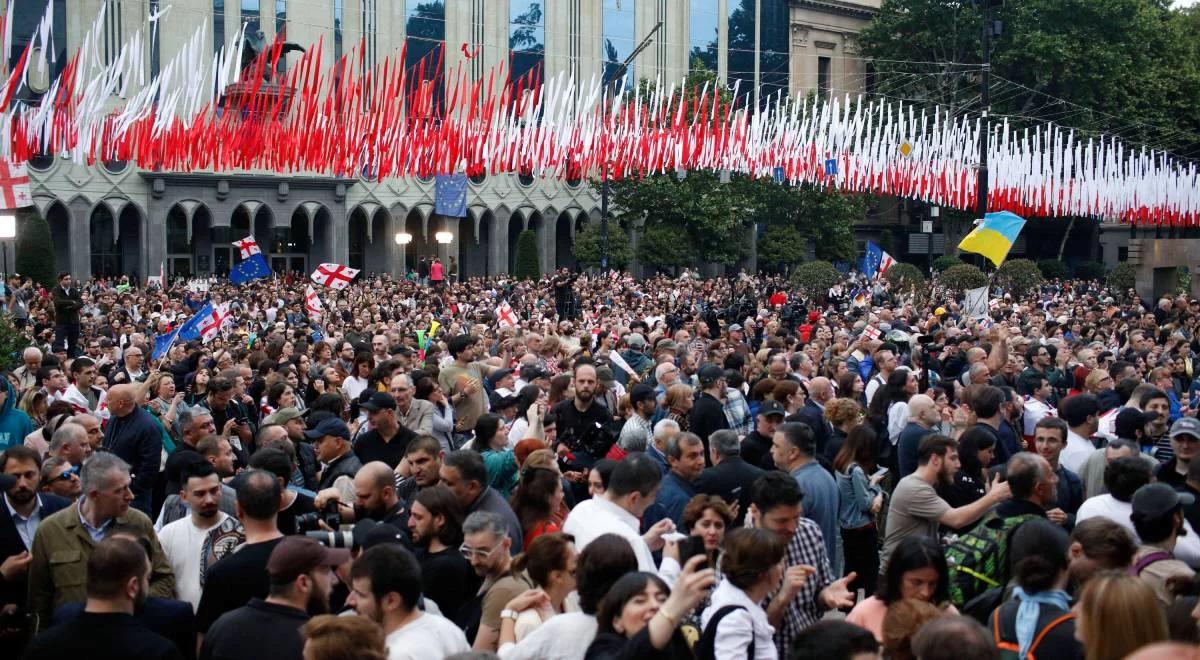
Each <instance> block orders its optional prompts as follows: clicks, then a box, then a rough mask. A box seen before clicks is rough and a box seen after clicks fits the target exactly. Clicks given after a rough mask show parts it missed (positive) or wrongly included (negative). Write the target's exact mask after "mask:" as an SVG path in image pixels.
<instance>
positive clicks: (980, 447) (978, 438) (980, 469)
mask: <svg viewBox="0 0 1200 660" xmlns="http://www.w3.org/2000/svg"><path fill="white" fill-rule="evenodd" d="M995 445H996V439H995V438H994V437H993V436H992V435H991V434H989V433H987V432H986V431H982V430H980V429H979V428H977V427H975V428H970V429H967V430H966V431H964V432H963V434H962V435H961V436H959V438H958V460H959V463H960V464H961V465H960V467H959V469H958V472H955V473H954V479H953V480H952V481H951V482H950V483H949V484H946V485H941V486H939V487H938V488H937V491H938V494H939V495H941V496H942V499H944V500H946V501H947V502H949V503H950V506H952V507H958V506H966V505H968V504H971V503H972V502H975V501H976V500H978V499H979V498H981V497H983V496H984V495H986V494H987V489H988V485H989V483H990V481H991V480H990V479H988V478H987V466H988V464H989V463H991V462H992V452H993V451H994V450H995V448H996V447H995Z"/></svg>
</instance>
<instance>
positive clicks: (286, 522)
mask: <svg viewBox="0 0 1200 660" xmlns="http://www.w3.org/2000/svg"><path fill="white" fill-rule="evenodd" d="M316 510H317V507H316V505H314V504H313V498H312V497H311V496H309V495H305V494H304V493H296V499H295V500H293V501H292V505H291V506H289V507H288V508H286V509H283V510H281V511H280V512H279V515H278V516H276V518H275V526H276V527H278V528H279V531H280V532H281V533H282V534H284V535H285V536H291V535H293V534H299V533H300V530H298V529H297V528H296V518H297V517H298V516H302V515H304V514H306V513H312V512H314V511H316Z"/></svg>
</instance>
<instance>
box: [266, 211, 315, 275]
mask: <svg viewBox="0 0 1200 660" xmlns="http://www.w3.org/2000/svg"><path fill="white" fill-rule="evenodd" d="M275 242H276V243H275V250H274V251H273V253H272V254H271V269H272V270H274V271H277V272H278V271H295V272H296V273H297V274H298V275H300V276H301V277H303V276H305V275H306V274H307V273H308V246H309V245H310V241H309V236H308V215H307V214H306V213H305V212H304V209H302V208H298V209H296V210H294V211H292V219H291V223H290V225H289V226H287V227H276V228H275Z"/></svg>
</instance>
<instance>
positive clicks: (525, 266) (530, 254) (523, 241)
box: [512, 229, 542, 280]
mask: <svg viewBox="0 0 1200 660" xmlns="http://www.w3.org/2000/svg"><path fill="white" fill-rule="evenodd" d="M512 274H513V277H515V278H517V279H519V280H523V279H527V278H528V279H531V280H536V279H537V278H539V277H541V276H542V269H541V267H540V266H539V265H538V246H537V233H536V232H534V231H533V230H532V229H526V230H525V231H523V232H521V233H520V235H518V236H517V258H516V261H515V262H514V266H513V273H512Z"/></svg>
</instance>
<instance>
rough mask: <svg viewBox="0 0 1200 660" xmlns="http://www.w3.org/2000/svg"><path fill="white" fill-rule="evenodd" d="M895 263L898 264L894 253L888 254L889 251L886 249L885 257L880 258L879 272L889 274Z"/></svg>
mask: <svg viewBox="0 0 1200 660" xmlns="http://www.w3.org/2000/svg"><path fill="white" fill-rule="evenodd" d="M895 265H896V260H895V259H893V258H892V255H890V254H888V253H887V251H884V253H883V258H881V259H880V260H879V273H878V274H879V275H887V272H888V269H889V268H891V267H892V266H895Z"/></svg>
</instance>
